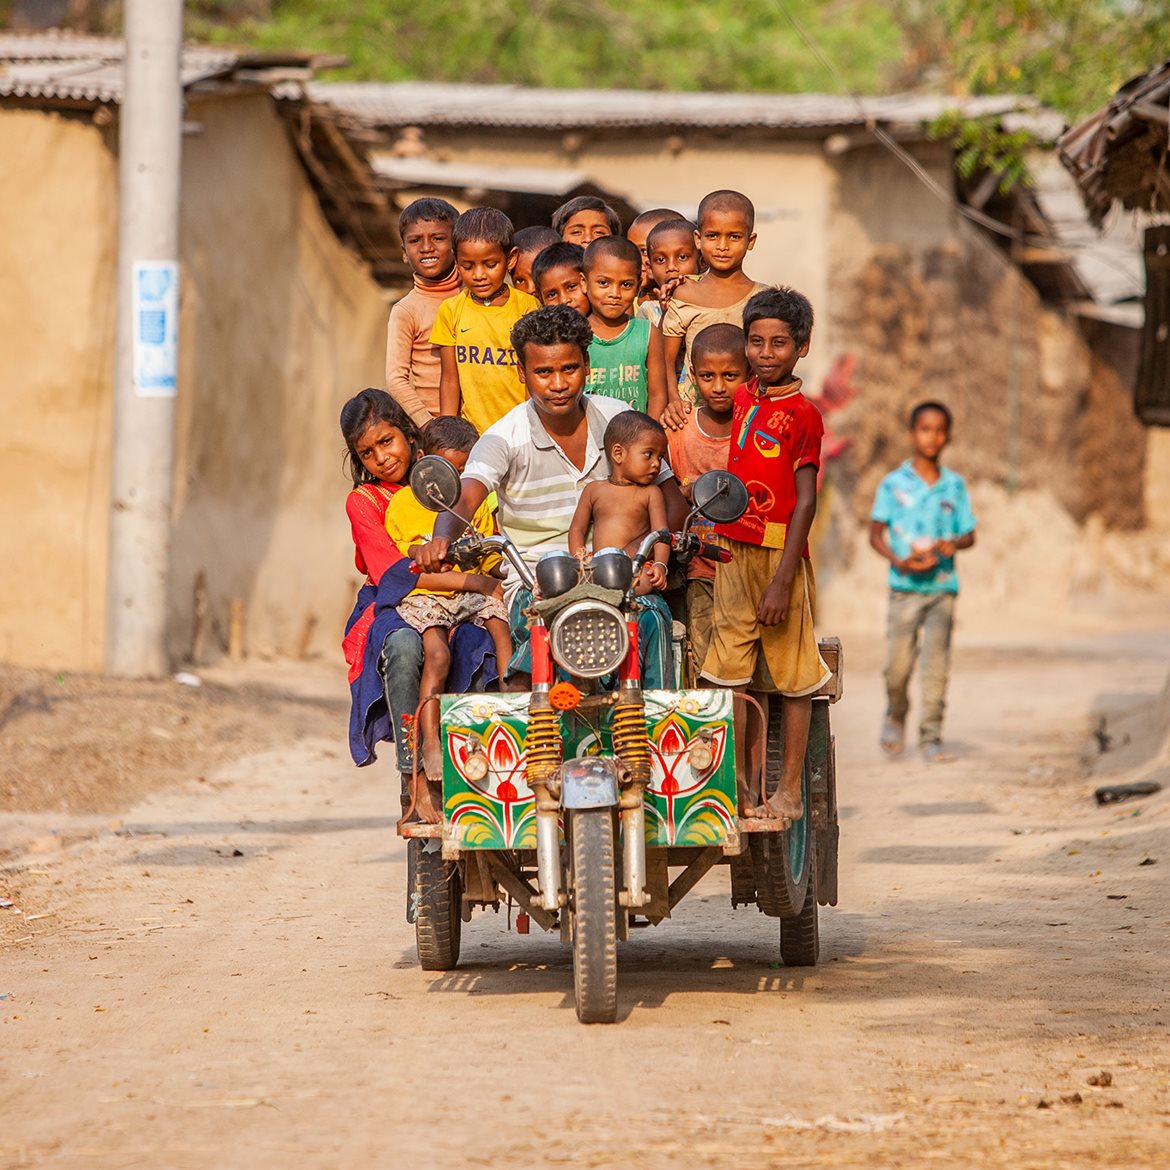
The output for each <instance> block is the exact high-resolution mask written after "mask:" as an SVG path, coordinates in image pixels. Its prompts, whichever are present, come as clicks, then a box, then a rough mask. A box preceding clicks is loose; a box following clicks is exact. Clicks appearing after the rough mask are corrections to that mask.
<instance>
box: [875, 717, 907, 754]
mask: <svg viewBox="0 0 1170 1170" xmlns="http://www.w3.org/2000/svg"><path fill="white" fill-rule="evenodd" d="M904 737H905V726H904V725H903V724H901V723H899V722H898V721H897V720H895V719H890V718H889V717H888V716H887V718H885V719H883V720H882V733H881V736H880V737H879V739H878V744H879V745H880V746H881V749H882V751H883V752H885V753H886V755H887V756H900V755H901V754H902V748H903V746H904Z"/></svg>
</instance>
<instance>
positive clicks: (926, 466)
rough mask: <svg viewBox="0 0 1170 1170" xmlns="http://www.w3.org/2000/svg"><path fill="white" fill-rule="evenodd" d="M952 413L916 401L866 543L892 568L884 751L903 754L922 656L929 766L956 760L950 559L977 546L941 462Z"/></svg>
mask: <svg viewBox="0 0 1170 1170" xmlns="http://www.w3.org/2000/svg"><path fill="white" fill-rule="evenodd" d="M951 421H952V420H951V412H950V411H949V410H948V409H947V408H946V407H945V406H944V405H943V404H942V403H941V402H920V403H919V404H918V405H917V406H916V407H915V408H914V409H913V411H911V413H910V441H911V444H912V447H913V451H914V454H913V455H912V456H911V458H909V459H907V460H906V462H905V463H903V464H902V466H901V467H899V468H897V469H896V470H894V471H891V472H890V473H889V475H887V476H886V477H885V479H883V480H882V482H881V484H880V485H879V486H878V490H877V496H876V497H875V499H874V503H873V511H872V513H871V515H870V519H871V521H872V524H871V527H870V534H869V543H870V545H871V546H872V547H873V549H874V550H875V551H876V552H877V553H878V554H879V555H880V556H883V557H885V559H886V560H887V561H889V562H890V610H889V620H888V624H887V630H886V666H885V680H886V697H887V706H886V717H885V720H884V721H883V723H882V732H881V746H882V749H883V751H885V752H886V753H887V754H889V755H892V756H895V755H899V754H900V753H901V751H902V748H903V743H904V738H905V728H906V715H907V712H908V711H909V709H910V700H909V696H908V693H907V692H908V688H909V684H910V675H911V674H912V673H913V671H914V661H915V659H916V658H917V657H918V652H919V645H920V640H921V650H922V719H921V720H920V722H919V726H918V743H919V747H920V748H921V749H922V757H923V759H924V760H926V762H927V763H931V764H942V763H947V762H949V761H950V760H952V759H954V757H953V756H952V755H950V754H949V753H948V752H946V751H945V750H944V749H943V746H942V725H943V712H944V710H945V708H946V694H947V679H948V676H949V673H950V659H951V627H952V624H953V622H954V612H955V598H956V597H957V596H958V592H959V578H958V576H957V574H956V573H955V553H956V551H957V550H959V549H964V548H970V547H971V546H972V545H973V544H974V543H975V515H974V513H973V512H972V511H971V500H970V497H969V496H968V495H967V485H966V483H965V482H964V481H963V477H962V476H961V475H958V474H956V473H955V472H953V471H951V470H949V469H948V468H946V467H943V466H941V464H940V463H939V459H940V457H941V455H942V452H943V448H944V447H946V445H947V443H948V442H949V441H950V437H951Z"/></svg>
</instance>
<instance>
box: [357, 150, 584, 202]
mask: <svg viewBox="0 0 1170 1170" xmlns="http://www.w3.org/2000/svg"><path fill="white" fill-rule="evenodd" d="M370 165H371V166H372V167H373V170H374V174H376V175H377V176H378V177H379V178H381V179H389V180H390V181H391V182H394V183H404V184H407V185H409V186H430V185H434V186H436V187H480V188H483V189H484V190H487V191H522V192H528V193H532V194H538V195H561V196H564V195H567V194H568V193H569V192H570V191H574V190H576V189H577V188H578V187H583V186H585V185H586V184H587V183H592V182H593V180H592V179H591V178H590V177H589V176H588V175H587V174H585V172H584V171H572V170H558V169H556V168H555V167H507V166H477V165H475V164H473V163H449V162H438V161H436V160H434V159H429V158H396V157H395V156H394V155H392V154H384V153H379V152H377V151H374V152H371V154H370Z"/></svg>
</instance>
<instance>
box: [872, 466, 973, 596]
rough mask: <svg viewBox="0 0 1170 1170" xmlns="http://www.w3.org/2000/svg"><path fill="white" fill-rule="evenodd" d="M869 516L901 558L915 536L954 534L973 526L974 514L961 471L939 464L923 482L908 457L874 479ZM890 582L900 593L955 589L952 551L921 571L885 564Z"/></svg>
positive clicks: (934, 537)
mask: <svg viewBox="0 0 1170 1170" xmlns="http://www.w3.org/2000/svg"><path fill="white" fill-rule="evenodd" d="M870 519H872V520H876V521H878V522H879V523H880V524H884V525H885V526H886V531H887V533H888V540H889V544H890V551H891V552H892V553H893V554H894V556H896V557H897V558H898V559H899V560H905V559H906V557H908V556H909V555H910V554H911V552H913V551H914V544H915V542H916V541H929V542H931V543H933V542H934V541H936V540H957V539H958V538H959V537H960V536H966V535H967V533H968V532H974V531H975V514H974V512H972V510H971V498H970V496H969V495H968V494H967V485H966V483H965V482H964V480H963V477H962V476H961V475H959V474H958V473H957V472H954V471H951V470H950V469H949V468H946V467H940V468H939V477H938V479H937V480H936V481H935V482H934V483H927V482H926V481H925V480H924V479H923V478H922V477H921V476H920V475H919V474H918V472H916V471H915V470H914V463H913V461H912V460H910V459H907V460H906V462H905V463H903V464H902V465H901V466H900V467H896V468H895V469H894V470H893V471H891V472H890V473H889V475H887V476H886V477H885V479H883V480H882V482H881V483H880V484H879V485H878V490H877V495H876V496H875V497H874V501H873V511H872V512H871V514H870ZM890 588H891V589H894V590H897V591H898V592H900V593H958V592H959V577H958V574H957V573H956V572H955V558H954V557H941V556H940V557H939V558H938V564H937V565H935V567H934V568H933V569H930V570H928V571H926V572H925V573H903V572H900V571H899V570H898V569H896V568H895V567H894V566H893V565H891V566H890Z"/></svg>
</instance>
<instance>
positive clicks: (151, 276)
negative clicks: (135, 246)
mask: <svg viewBox="0 0 1170 1170" xmlns="http://www.w3.org/2000/svg"><path fill="white" fill-rule="evenodd" d="M178 364H179V266H178V264H177V263H175V262H174V261H173V260H139V261H136V262H135V264H134V393H135V394H137V395H138V397H139V398H173V397H174V396H175V390H176V387H177V385H178Z"/></svg>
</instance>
